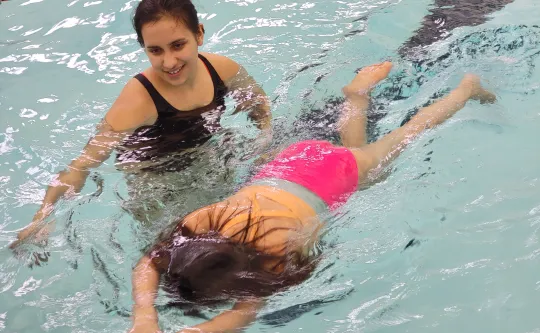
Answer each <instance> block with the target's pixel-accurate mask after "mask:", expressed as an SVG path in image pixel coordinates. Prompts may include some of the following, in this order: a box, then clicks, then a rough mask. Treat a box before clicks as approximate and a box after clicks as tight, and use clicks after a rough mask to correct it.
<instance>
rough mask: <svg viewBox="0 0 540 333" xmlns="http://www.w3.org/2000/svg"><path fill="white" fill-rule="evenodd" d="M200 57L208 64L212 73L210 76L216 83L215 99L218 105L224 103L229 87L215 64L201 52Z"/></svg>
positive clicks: (207, 66)
mask: <svg viewBox="0 0 540 333" xmlns="http://www.w3.org/2000/svg"><path fill="white" fill-rule="evenodd" d="M199 59H201V60H202V62H203V63H204V65H205V66H206V69H208V73H210V77H211V78H212V83H213V84H214V101H215V102H216V103H217V104H218V105H224V104H225V95H226V94H227V87H226V86H225V83H224V82H223V80H222V79H221V77H220V76H219V74H218V72H217V71H216V69H215V68H214V66H212V64H211V63H210V61H208V59H206V57H205V56H203V55H202V54H199Z"/></svg>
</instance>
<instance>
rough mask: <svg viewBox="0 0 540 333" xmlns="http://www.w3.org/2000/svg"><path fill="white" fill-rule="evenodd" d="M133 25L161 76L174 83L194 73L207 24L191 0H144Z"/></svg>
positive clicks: (153, 66)
mask: <svg viewBox="0 0 540 333" xmlns="http://www.w3.org/2000/svg"><path fill="white" fill-rule="evenodd" d="M133 26H134V28H135V31H136V33H137V40H138V42H139V44H141V46H142V47H144V49H145V52H146V54H147V55H148V59H150V63H151V64H152V68H153V69H154V70H155V71H156V73H157V74H158V75H159V77H161V78H162V79H164V80H165V81H166V82H168V83H170V84H172V85H181V84H184V83H185V82H186V81H188V80H190V79H192V78H193V77H194V74H195V73H196V70H197V64H198V54H199V49H198V48H199V46H201V45H202V44H203V37H204V28H203V26H202V25H201V24H199V19H198V17H197V11H196V10H195V7H194V6H193V4H192V3H191V1H190V0H142V1H141V2H140V3H139V5H138V6H137V9H136V11H135V16H134V17H133Z"/></svg>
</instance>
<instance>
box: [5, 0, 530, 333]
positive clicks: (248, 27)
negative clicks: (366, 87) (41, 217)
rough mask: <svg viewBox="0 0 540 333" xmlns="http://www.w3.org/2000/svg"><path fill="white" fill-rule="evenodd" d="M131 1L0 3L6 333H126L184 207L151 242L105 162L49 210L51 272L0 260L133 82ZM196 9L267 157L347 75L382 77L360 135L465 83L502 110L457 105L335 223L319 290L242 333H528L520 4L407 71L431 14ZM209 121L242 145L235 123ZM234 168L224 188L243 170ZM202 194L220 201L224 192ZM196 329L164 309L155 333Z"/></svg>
mask: <svg viewBox="0 0 540 333" xmlns="http://www.w3.org/2000/svg"><path fill="white" fill-rule="evenodd" d="M136 3H137V2H136V1H128V2H121V1H112V0H111V1H87V2H84V1H78V0H74V1H71V2H58V1H56V2H53V1H51V0H48V1H47V0H29V1H26V2H24V0H12V1H8V2H2V4H1V5H0V117H1V119H2V122H1V127H0V142H1V143H0V155H1V159H0V180H1V181H0V211H1V213H2V216H3V219H2V221H1V222H0V332H10V333H11V332H18V333H22V332H41V331H48V332H125V331H127V330H128V329H129V327H130V318H129V316H130V309H131V281H130V278H131V268H132V267H133V265H134V264H135V263H136V261H137V260H138V259H139V258H140V255H141V250H143V248H144V247H145V246H146V245H147V243H148V242H149V241H150V240H151V237H152V235H154V234H155V233H156V232H158V231H159V230H160V228H161V227H163V226H164V225H165V224H166V222H168V221H170V220H171V219H173V218H174V216H175V214H179V212H180V211H181V209H183V208H178V210H177V208H176V207H174V208H170V207H167V208H166V209H164V211H165V213H164V215H163V216H162V217H161V218H160V219H159V220H157V221H156V223H155V225H152V226H147V225H141V224H140V223H138V222H137V221H135V220H134V218H133V217H132V216H131V215H129V214H128V213H126V212H125V211H124V210H123V209H122V208H121V207H122V204H123V201H124V199H125V197H126V194H127V190H126V184H125V178H124V176H123V175H122V174H121V173H120V172H119V171H117V170H116V169H115V167H114V165H113V163H112V160H110V161H108V162H107V163H106V164H105V165H103V166H102V167H100V168H99V169H98V170H96V172H95V173H94V177H93V178H92V179H90V178H89V180H88V181H87V185H86V187H85V188H84V190H83V191H82V193H81V194H80V195H79V196H77V197H75V198H73V199H72V200H70V201H65V202H63V203H61V204H60V205H59V206H58V209H57V211H56V212H55V215H54V218H55V220H56V223H57V227H56V231H54V232H53V234H52V236H51V239H50V242H49V245H48V246H47V251H49V252H50V254H51V257H50V259H49V261H48V263H46V264H45V265H43V266H41V267H33V268H29V267H28V266H27V265H25V264H24V260H23V259H24V256H23V259H17V258H16V257H15V256H14V255H13V253H12V251H10V250H9V249H8V247H7V246H8V244H9V243H10V242H11V241H13V240H14V239H15V236H16V232H17V231H18V230H20V228H22V227H24V226H25V225H26V224H27V223H28V222H30V220H31V218H32V216H33V214H34V213H35V211H36V210H37V208H38V205H39V203H40V202H41V199H42V197H43V194H44V190H45V186H46V185H47V183H48V181H49V180H50V178H51V177H52V176H53V175H54V174H56V173H57V172H58V171H59V170H60V169H61V168H63V167H64V166H65V165H66V164H67V163H69V161H70V160H71V159H72V158H73V157H75V156H77V155H78V154H79V152H80V150H81V148H82V147H83V146H84V144H85V143H86V141H87V140H88V137H89V136H90V135H91V134H92V133H93V131H94V128H95V124H96V123H97V122H98V121H99V120H100V119H101V118H102V117H103V115H104V114H105V112H106V111H107V109H108V107H109V106H110V105H111V103H112V102H113V101H114V98H115V97H116V96H117V95H118V93H119V92H120V90H121V89H122V87H123V84H124V83H125V82H126V81H127V80H128V79H129V78H130V77H131V76H133V75H134V74H136V73H137V72H139V71H141V70H142V69H144V68H145V67H146V66H147V63H146V57H145V55H144V54H143V52H142V51H141V50H140V47H139V46H138V45H137V43H136V40H135V36H134V34H133V31H132V28H131V25H130V17H131V14H132V11H133V7H134V6H135V5H136ZM196 6H197V8H198V10H199V13H200V18H201V21H202V23H204V24H205V28H206V31H207V34H206V44H205V45H204V46H203V50H204V51H208V52H216V53H220V54H224V55H227V56H230V57H231V58H233V59H235V60H237V61H238V62H239V63H241V64H243V65H244V66H245V67H246V68H247V70H248V71H249V72H250V73H251V74H252V75H253V76H254V77H255V78H256V79H257V81H259V82H260V83H261V84H262V85H263V88H264V89H265V91H266V92H267V93H268V95H269V96H270V97H271V99H272V100H273V114H274V119H275V126H276V127H277V128H280V131H278V132H276V133H277V134H276V140H277V141H290V140H294V137H293V135H292V134H287V133H296V134H295V135H298V136H302V135H307V134H306V133H308V132H309V130H310V129H309V128H308V126H307V125H306V126H305V128H302V123H294V122H293V121H294V120H295V119H297V118H299V117H300V116H302V113H303V112H309V110H310V108H313V109H317V108H321V105H322V106H324V101H325V100H326V99H328V98H331V97H332V96H339V92H340V88H341V87H342V86H343V85H344V84H345V83H346V82H347V81H348V80H349V79H351V78H352V77H353V75H354V71H355V70H356V69H357V68H359V67H362V66H365V65H368V64H371V63H374V62H378V61H381V60H384V59H390V60H392V61H393V62H394V63H395V69H394V71H393V72H392V74H391V77H389V78H388V80H386V81H385V82H384V83H383V84H382V85H381V86H380V87H379V88H377V89H376V90H375V91H374V93H373V99H374V106H375V108H374V110H373V112H378V113H379V114H380V117H379V118H380V120H379V121H378V122H377V124H376V131H375V132H374V133H375V134H373V135H380V134H383V133H385V132H387V131H389V130H391V129H393V128H395V127H397V126H399V125H400V124H401V122H402V121H403V120H404V119H406V118H407V116H408V115H409V114H411V113H413V112H414V110H416V109H417V108H418V107H420V106H422V105H424V104H425V103H427V102H430V101H432V100H433V98H434V96H439V95H441V94H442V93H445V92H447V91H448V89H449V88H452V87H454V86H455V85H456V84H457V82H459V79H460V77H461V76H462V74H463V73H465V72H467V71H473V72H476V73H478V74H479V75H481V76H482V78H483V79H484V80H485V82H486V86H487V87H489V88H490V89H492V90H493V91H494V92H495V93H496V94H497V96H498V102H497V103H496V104H495V105H490V106H481V105H479V104H477V103H469V104H468V105H467V106H466V107H465V108H464V110H462V111H461V112H460V113H458V114H457V115H456V116H455V117H453V118H452V119H451V120H449V121H448V122H447V123H445V124H444V125H442V126H440V127H439V128H437V129H435V130H433V131H430V132H428V133H426V134H425V135H423V136H422V137H421V138H420V139H419V140H417V141H416V142H415V143H414V144H412V145H411V146H410V148H409V149H408V150H407V151H406V152H405V153H404V154H403V155H402V156H401V157H400V158H399V159H398V160H397V161H396V162H395V163H394V164H393V165H392V173H391V174H389V176H388V178H386V179H385V180H384V181H383V182H381V183H379V184H377V185H375V186H373V187H371V188H370V189H367V190H365V191H362V192H359V193H357V194H355V195H354V196H353V198H352V199H351V200H350V201H349V202H348V204H347V205H346V206H345V207H343V208H342V209H341V210H340V211H339V212H338V214H337V215H336V216H335V217H334V218H333V219H332V221H330V227H329V230H328V233H327V234H326V236H325V238H324V242H323V244H322V246H323V249H324V252H323V259H322V262H321V264H320V266H319V267H318V269H317V271H316V273H315V274H314V275H313V276H312V277H311V278H310V279H309V280H308V281H306V282H305V283H303V284H301V285H299V286H298V287H295V288H293V289H292V290H289V291H287V292H284V293H281V294H279V295H276V296H274V297H272V298H271V299H270V300H269V303H268V305H267V306H266V308H265V309H264V310H263V312H262V313H261V314H260V316H259V319H258V321H257V322H256V323H255V324H254V325H252V326H251V327H250V328H249V329H248V330H247V331H248V332H261V331H263V332H297V331H306V332H375V331H376V332H432V331H434V330H436V331H437V332H456V331H459V332H484V331H492V332H510V331H511V332H515V333H518V332H538V330H539V329H540V319H538V315H537V314H536V311H537V309H538V307H539V305H540V297H539V296H540V275H539V274H538V267H539V264H540V244H539V236H540V199H539V198H540V180H539V176H538V170H539V165H540V155H539V154H538V153H537V152H536V148H535V147H536V143H537V142H539V139H540V134H539V133H540V111H539V110H538V108H537V106H538V105H539V102H540V97H539V94H538V93H537V92H538V89H539V87H540V86H539V84H538V82H539V79H540V72H539V69H538V66H537V65H538V62H539V59H538V55H539V54H540V28H539V27H538V26H535V24H537V18H538V17H539V14H540V5H539V4H537V2H536V1H535V0H516V1H514V2H513V3H511V4H509V5H508V6H506V7H505V8H504V9H502V10H501V11H498V12H495V13H493V14H491V15H490V19H489V20H488V21H487V22H486V23H483V24H481V25H478V26H475V27H462V28H459V29H456V30H455V31H453V32H452V34H451V35H450V36H449V37H448V38H447V39H445V40H443V41H440V42H438V43H435V44H433V45H431V46H429V47H427V48H425V49H424V51H423V52H421V53H419V54H416V55H415V56H411V57H410V58H406V57H402V56H400V55H398V52H397V51H398V49H399V48H400V46H401V45H402V44H403V43H404V42H405V41H406V40H408V39H409V38H410V37H411V36H412V35H413V34H414V31H415V30H416V29H417V28H418V27H419V25H420V22H421V21H422V18H423V16H424V15H426V14H427V13H428V9H429V8H430V6H431V1H427V0H415V1H412V0H402V1H400V0H387V1H383V0H378V1H376V0H361V1H356V2H355V1H350V0H344V1H311V2H297V3H289V2H280V1H279V0H267V1H262V0H247V1H241V0H226V1H216V2H213V3H208V2H204V3H203V2H202V1H199V2H196ZM407 97H410V98H407ZM306 110H307V111H306ZM328 110H329V109H325V108H324V107H322V110H321V112H325V111H326V112H329V111H328ZM375 110H376V111H375ZM308 118H309V114H308ZM223 121H224V123H226V124H228V125H229V126H231V127H236V128H237V129H238V131H240V132H242V130H243V125H242V123H243V119H241V118H240V117H234V116H230V115H229V116H227V117H225V119H224V120H223ZM293 123H294V124H296V125H298V126H300V127H301V128H294V127H293V126H291V125H290V124H293ZM296 125H295V126H296ZM246 135H247V134H246ZM238 163H239V165H238V169H239V170H238V174H237V175H236V176H235V177H236V178H235V179H234V180H233V183H234V184H238V183H239V182H241V180H242V174H243V172H244V171H245V170H247V168H248V165H246V163H244V162H242V163H241V162H238ZM206 171H208V170H206ZM189 172H193V173H194V174H192V175H190V176H192V177H200V175H201V174H204V172H202V173H201V174H199V173H196V172H195V171H189ZM203 184H207V183H204V182H203ZM208 184H209V183H208ZM212 185H213V186H215V187H216V193H217V192H219V193H222V192H224V191H227V190H228V188H229V187H228V186H230V184H212ZM208 186H210V185H208ZM188 192H189V191H187V190H186V193H188ZM191 192H194V191H191ZM210 192H211V191H210ZM184 208H185V207H184ZM408 244H409V245H410V246H408V247H407V245H408ZM160 301H161V299H160ZM160 305H163V303H160ZM216 311H217V310H212V309H209V310H205V311H203V314H206V315H212V314H215V313H217V312H216ZM199 321H200V319H197V318H194V317H186V316H183V315H182V313H181V311H179V310H177V309H171V308H168V307H166V306H161V307H160V324H161V327H162V329H163V330H164V331H166V332H173V331H176V330H179V329H181V328H182V327H185V326H186V325H193V324H195V323H197V322H199Z"/></svg>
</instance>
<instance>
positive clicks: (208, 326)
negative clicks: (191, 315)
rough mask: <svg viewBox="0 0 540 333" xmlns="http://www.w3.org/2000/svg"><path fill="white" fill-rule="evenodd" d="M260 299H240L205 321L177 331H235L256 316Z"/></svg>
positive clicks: (219, 332)
mask: <svg viewBox="0 0 540 333" xmlns="http://www.w3.org/2000/svg"><path fill="white" fill-rule="evenodd" d="M263 304H264V302H263V301H261V300H251V301H242V302H237V303H235V304H234V306H233V308H232V309H231V310H227V311H225V312H223V313H221V314H219V315H217V316H215V317H214V318H212V319H210V320H209V321H207V322H204V323H202V324H199V325H197V326H194V327H190V328H186V329H183V330H182V331H180V332H179V333H194V332H201V333H210V332H212V333H236V332H241V331H242V330H243V329H244V328H246V327H247V326H248V325H250V324H251V323H252V322H253V321H254V320H255V318H256V316H257V311H258V310H259V309H260V308H261V307H262V306H263Z"/></svg>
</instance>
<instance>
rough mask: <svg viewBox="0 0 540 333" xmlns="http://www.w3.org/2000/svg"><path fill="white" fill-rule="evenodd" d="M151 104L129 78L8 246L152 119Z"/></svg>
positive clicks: (35, 227) (36, 227) (37, 224)
mask: <svg viewBox="0 0 540 333" xmlns="http://www.w3.org/2000/svg"><path fill="white" fill-rule="evenodd" d="M145 94H146V95H145ZM152 105H153V104H151V100H150V97H149V96H148V94H147V93H146V92H145V90H144V87H142V85H141V84H140V83H138V82H134V80H131V81H130V82H128V84H127V85H126V86H125V87H124V90H123V91H122V93H121V94H120V96H119V97H118V99H117V100H116V101H115V102H114V104H113V105H112V107H111V109H110V110H109V112H108V113H107V115H106V116H105V119H104V120H103V121H102V122H101V123H100V124H99V125H98V126H97V133H96V134H95V135H94V136H93V137H92V138H91V139H90V140H89V141H88V143H87V144H86V146H85V147H84V148H83V150H82V153H81V154H80V155H79V157H77V158H76V159H74V160H73V161H72V162H71V163H70V164H69V165H68V167H67V168H66V170H64V171H61V172H60V173H59V174H58V175H57V176H56V177H55V178H54V179H53V181H52V182H51V184H50V185H49V187H48V188H47V191H46V193H45V197H44V198H43V202H42V204H41V207H40V208H39V210H38V211H37V213H36V214H35V215H34V217H33V219H32V222H31V223H30V224H29V225H28V226H27V227H26V228H24V229H23V230H22V231H20V232H19V234H18V236H17V238H18V240H17V241H16V242H14V243H12V244H11V245H10V247H11V248H15V247H16V246H17V245H18V244H19V243H20V242H21V241H23V240H24V239H26V238H27V237H28V236H30V235H33V234H35V233H36V232H37V231H39V230H40V229H41V228H42V223H41V222H42V221H43V220H44V219H45V218H46V217H47V216H48V215H49V214H50V213H51V212H52V211H53V209H54V205H55V204H56V202H57V201H58V200H59V199H60V198H62V197H64V196H66V195H67V196H69V195H73V194H75V193H77V192H79V191H80V190H81V189H82V187H83V186H84V183H85V181H86V178H87V177H88V174H89V173H90V169H92V168H96V167H98V166H100V165H101V164H102V163H103V162H104V161H105V160H107V159H108V158H109V156H110V155H111V153H112V151H113V150H114V149H115V148H116V147H117V146H118V144H119V143H120V142H121V141H122V140H123V139H124V138H125V136H126V135H128V134H129V133H131V132H133V129H135V128H137V127H139V126H141V125H145V124H148V123H151V122H153V121H155V119H153V114H152V112H149V110H152Z"/></svg>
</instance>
